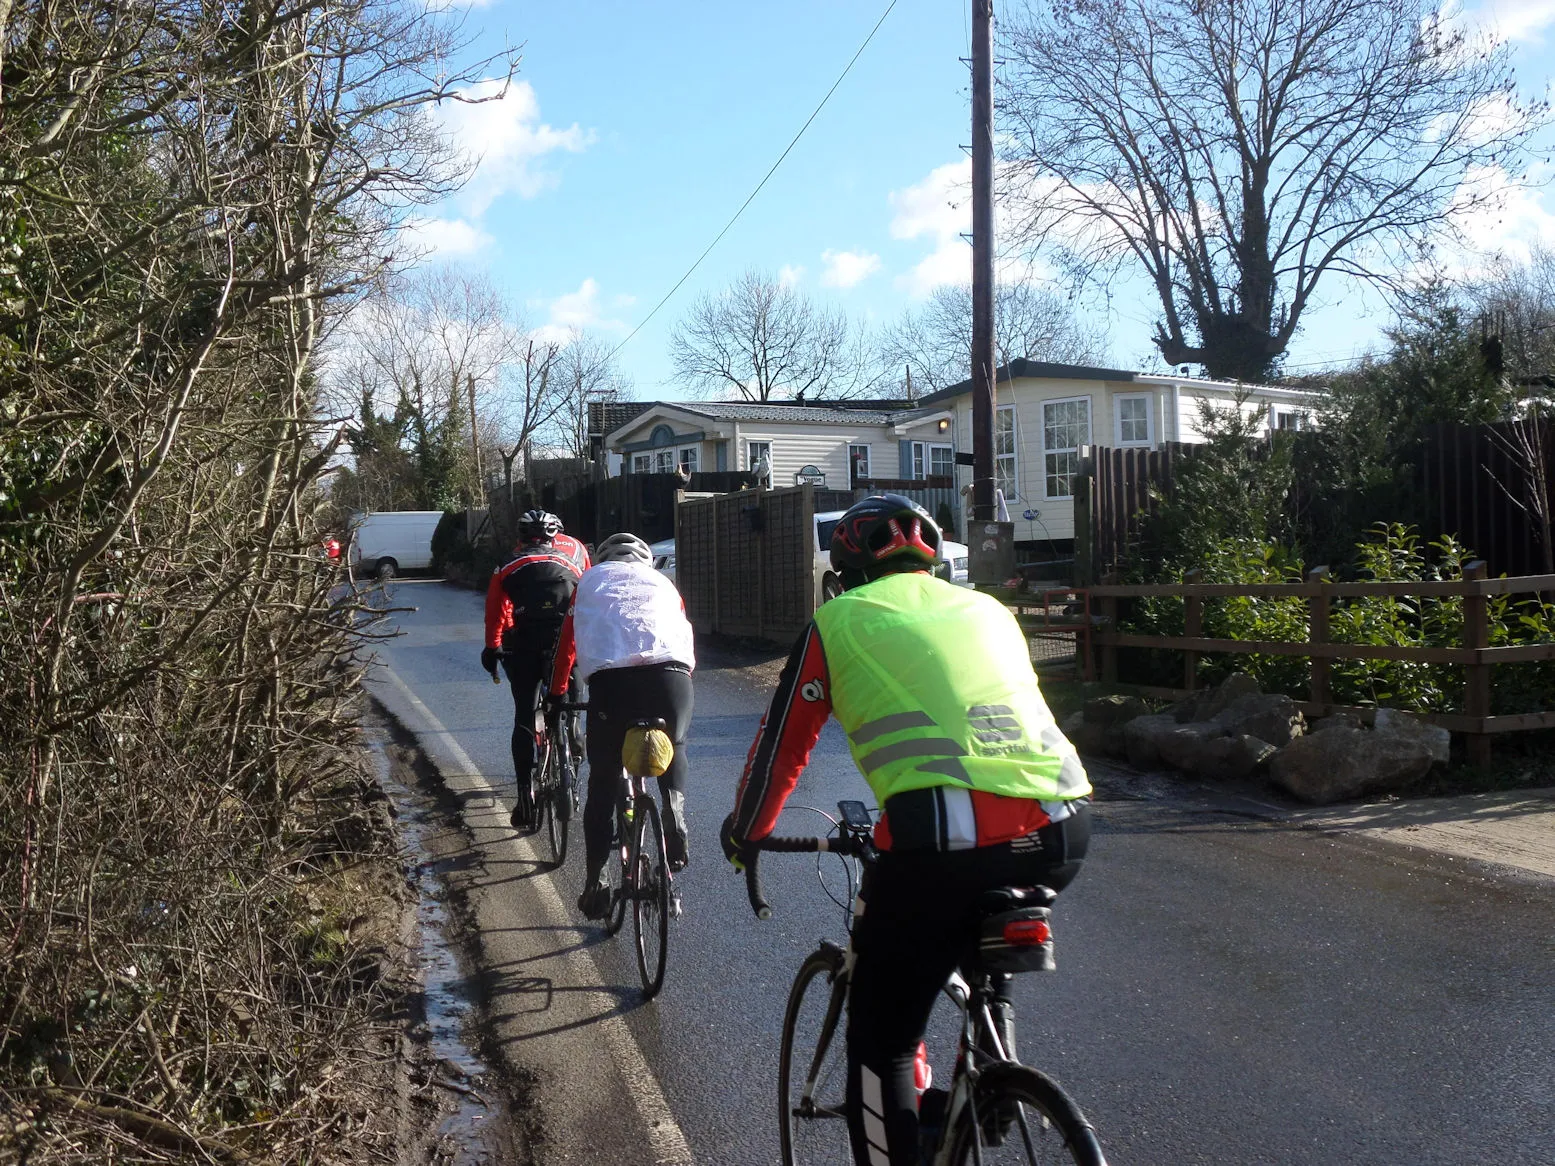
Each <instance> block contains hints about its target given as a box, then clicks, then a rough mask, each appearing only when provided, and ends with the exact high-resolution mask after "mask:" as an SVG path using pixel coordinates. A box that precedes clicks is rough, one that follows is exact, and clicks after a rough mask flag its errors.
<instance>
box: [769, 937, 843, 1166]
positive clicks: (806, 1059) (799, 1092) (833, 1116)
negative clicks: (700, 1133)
mask: <svg viewBox="0 0 1555 1166" xmlns="http://www.w3.org/2000/svg"><path fill="white" fill-rule="evenodd" d="M842 959H843V956H842V951H841V950H840V949H839V948H836V947H833V946H831V945H830V944H827V945H825V946H823V947H821V948H818V949H817V950H816V951H813V952H811V953H810V955H809V956H808V957H807V958H806V959H805V962H804V963H803V964H801V965H800V967H799V974H798V975H797V976H795V977H794V985H793V987H792V988H790V989H789V990H788V1007H787V1009H786V1010H785V1011H784V1013H783V1044H782V1047H781V1049H780V1050H779V1052H778V1122H779V1130H780V1141H781V1144H782V1148H783V1166H820V1164H821V1163H827V1162H847V1161H850V1160H851V1159H850V1158H849V1147H848V1119H847V1110H846V1108H845V1101H846V1092H847V1085H848V1063H847V1056H846V1052H845V1048H844V1042H843V1033H842V1014H843V1005H844V1003H845V1002H846V998H847V986H846V984H845V983H844V981H843V980H841V979H840V978H839V977H840V975H841V972H842Z"/></svg>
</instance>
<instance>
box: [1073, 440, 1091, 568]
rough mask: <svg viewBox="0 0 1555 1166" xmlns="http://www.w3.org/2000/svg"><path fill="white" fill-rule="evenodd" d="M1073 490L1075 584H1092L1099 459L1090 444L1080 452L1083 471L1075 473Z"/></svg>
mask: <svg viewBox="0 0 1555 1166" xmlns="http://www.w3.org/2000/svg"><path fill="white" fill-rule="evenodd" d="M1075 486H1076V487H1077V488H1076V490H1075V492H1074V585H1075V586H1076V587H1089V586H1090V585H1091V581H1092V580H1093V579H1095V578H1096V574H1095V550H1094V548H1095V539H1094V538H1093V537H1092V533H1091V531H1092V523H1093V522H1094V520H1095V509H1096V459H1095V458H1094V457H1092V456H1091V447H1090V446H1086V447H1085V448H1083V449H1082V450H1081V451H1080V472H1079V473H1078V474H1076V475H1075Z"/></svg>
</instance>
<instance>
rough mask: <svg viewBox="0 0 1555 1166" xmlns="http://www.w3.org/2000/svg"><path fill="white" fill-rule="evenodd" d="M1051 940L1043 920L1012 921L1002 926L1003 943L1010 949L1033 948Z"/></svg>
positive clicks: (1050, 931)
mask: <svg viewBox="0 0 1555 1166" xmlns="http://www.w3.org/2000/svg"><path fill="white" fill-rule="evenodd" d="M1052 938H1053V929H1052V928H1051V927H1049V926H1048V925H1047V921H1046V920H1045V919H1014V920H1011V921H1010V922H1009V923H1006V924H1005V925H1004V942H1005V943H1007V944H1009V945H1010V946H1011V947H1035V946H1038V945H1040V944H1044V943H1046V942H1048V940H1050V939H1052Z"/></svg>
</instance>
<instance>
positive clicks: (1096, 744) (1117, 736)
mask: <svg viewBox="0 0 1555 1166" xmlns="http://www.w3.org/2000/svg"><path fill="white" fill-rule="evenodd" d="M1059 728H1061V729H1063V731H1064V736H1066V737H1068V738H1069V743H1070V744H1071V745H1073V746H1074V747H1075V749H1076V750H1077V751H1078V752H1080V753H1082V754H1084V755H1086V756H1088V757H1105V756H1108V755H1114V754H1115V755H1119V756H1121V754H1122V734H1121V733H1119V732H1118V730H1117V729H1116V728H1114V727H1112V726H1109V725H1099V724H1092V723H1091V722H1090V721H1088V720H1086V719H1085V711H1084V710H1083V709H1081V710H1077V711H1075V712H1072V713H1070V714H1069V715H1068V716H1067V717H1065V718H1064V723H1063V724H1062V725H1060V726H1059Z"/></svg>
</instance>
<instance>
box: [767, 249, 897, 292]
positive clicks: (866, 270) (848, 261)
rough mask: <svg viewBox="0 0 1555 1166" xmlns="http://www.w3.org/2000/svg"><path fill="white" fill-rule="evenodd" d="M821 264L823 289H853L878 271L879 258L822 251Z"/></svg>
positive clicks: (854, 252) (853, 253)
mask: <svg viewBox="0 0 1555 1166" xmlns="http://www.w3.org/2000/svg"><path fill="white" fill-rule="evenodd" d="M821 262H822V263H823V264H825V265H826V270H825V271H823V272H821V283H822V285H823V286H825V287H854V286H855V285H857V284H859V283H862V282H863V281H864V280H866V279H868V278H869V277H870V276H871V275H873V274H874V273H875V272H877V271H879V270H880V256H878V255H867V254H863V253H861V252H858V251H822V252H821ZM780 278H781V277H780Z"/></svg>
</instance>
